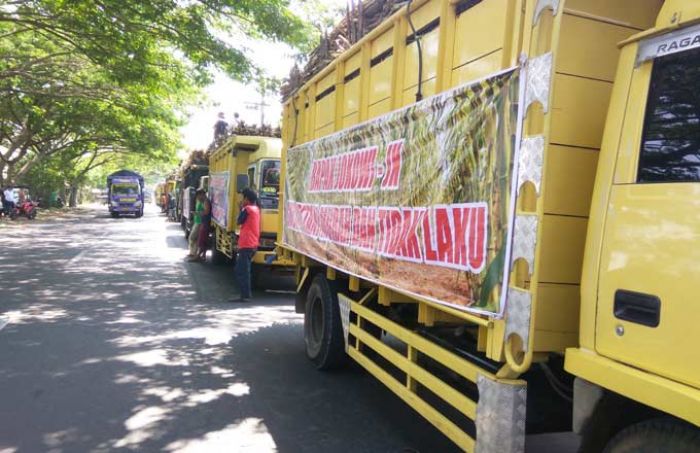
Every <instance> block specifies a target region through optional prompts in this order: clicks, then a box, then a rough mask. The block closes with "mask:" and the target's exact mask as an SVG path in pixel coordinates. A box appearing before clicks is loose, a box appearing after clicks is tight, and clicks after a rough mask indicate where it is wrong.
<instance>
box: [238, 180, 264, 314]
mask: <svg viewBox="0 0 700 453" xmlns="http://www.w3.org/2000/svg"><path fill="white" fill-rule="evenodd" d="M242 194H243V202H242V203H241V212H240V214H238V221H237V223H238V225H240V226H241V232H240V235H239V236H238V254H237V255H236V268H235V274H236V281H237V282H238V288H239V289H240V291H241V295H240V297H238V298H234V299H232V302H248V301H250V298H251V297H252V293H251V290H250V264H251V261H252V260H253V256H254V255H255V251H256V250H257V249H258V246H259V245H260V207H259V206H258V194H257V193H255V191H254V190H253V189H250V188H247V189H243V192H242Z"/></svg>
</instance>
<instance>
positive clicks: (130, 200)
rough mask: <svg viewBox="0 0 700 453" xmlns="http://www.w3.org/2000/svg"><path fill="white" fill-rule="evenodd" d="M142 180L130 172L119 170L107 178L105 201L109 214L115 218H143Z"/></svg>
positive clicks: (139, 176)
mask: <svg viewBox="0 0 700 453" xmlns="http://www.w3.org/2000/svg"><path fill="white" fill-rule="evenodd" d="M143 193H144V178H143V176H141V175H140V174H138V173H136V172H133V171H131V170H119V171H116V172H114V173H112V174H111V175H109V176H107V200H108V202H107V203H108V207H109V213H110V214H111V215H112V217H114V218H117V217H120V216H122V215H125V214H126V215H134V216H135V217H137V218H138V217H141V216H143V204H144V196H143Z"/></svg>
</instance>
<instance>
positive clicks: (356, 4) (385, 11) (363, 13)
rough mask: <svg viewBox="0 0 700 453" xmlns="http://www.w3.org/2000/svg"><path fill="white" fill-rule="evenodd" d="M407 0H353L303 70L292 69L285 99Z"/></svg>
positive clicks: (325, 35)
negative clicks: (341, 18)
mask: <svg viewBox="0 0 700 453" xmlns="http://www.w3.org/2000/svg"><path fill="white" fill-rule="evenodd" d="M405 3H406V2H405V1H399V0H365V1H361V0H350V1H349V2H348V6H347V8H346V12H345V17H344V18H343V20H342V21H341V22H340V23H339V24H338V25H337V26H336V27H335V28H334V29H333V30H331V31H330V32H329V33H327V32H322V34H321V42H320V43H319V45H318V47H316V48H315V49H314V50H313V51H312V52H311V53H310V54H309V56H308V60H307V63H306V65H305V66H304V69H303V70H301V69H299V67H298V66H296V65H295V66H294V68H292V71H291V73H290V74H289V77H288V78H287V80H286V81H285V83H284V85H283V86H282V89H281V93H282V98H283V99H287V98H289V97H290V96H291V95H292V94H294V93H295V92H296V91H297V90H298V89H299V88H300V87H301V86H303V85H304V84H305V83H306V82H308V81H309V80H311V78H312V77H313V76H314V75H316V74H318V73H319V72H320V71H321V70H322V69H323V68H325V67H326V66H328V64H329V63H330V62H332V61H333V60H334V59H335V58H337V57H338V56H339V55H340V54H341V53H343V52H344V51H345V50H347V49H349V48H350V47H352V45H353V44H355V43H356V42H358V41H359V40H360V39H362V37H363V36H365V35H366V34H367V33H369V32H370V31H372V30H374V29H375V28H376V27H377V26H378V25H379V24H381V23H382V21H383V20H384V19H386V18H387V17H389V16H390V15H392V14H393V13H394V12H396V10H398V9H399V8H400V7H401V6H403V5H404V4H405Z"/></svg>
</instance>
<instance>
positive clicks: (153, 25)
mask: <svg viewBox="0 0 700 453" xmlns="http://www.w3.org/2000/svg"><path fill="white" fill-rule="evenodd" d="M307 31H308V26H307V25H305V24H304V23H303V22H302V21H301V20H300V19H299V18H298V17H296V16H295V15H294V14H293V13H292V12H291V11H290V9H289V5H288V2H287V1H285V0H187V1H173V0H149V1H142V0H6V1H5V2H2V3H0V185H4V184H8V183H13V182H16V181H18V180H21V179H22V178H23V177H26V176H27V175H30V174H34V173H36V171H32V169H33V168H34V167H36V166H37V165H40V164H41V167H42V168H44V167H45V166H46V165H47V164H53V165H56V166H57V168H63V169H64V170H66V174H70V173H71V172H72V173H76V172H77V173H80V169H84V168H90V167H91V166H93V165H106V163H107V162H110V161H111V160H110V159H109V156H110V155H114V154H124V153H130V154H136V155H139V156H142V158H143V159H147V160H151V161H166V162H167V161H172V160H173V159H174V156H175V153H176V151H177V149H178V147H179V145H180V144H179V134H178V127H179V126H180V125H181V124H182V123H183V121H184V119H185V116H184V113H183V111H184V106H185V105H187V104H188V103H191V102H192V101H193V100H194V99H195V96H196V94H197V92H198V89H199V88H200V87H202V86H203V85H204V84H206V83H207V82H208V81H209V80H210V77H211V75H210V74H211V71H212V70H213V69H214V68H218V69H221V70H223V71H225V72H226V73H227V74H228V75H229V76H231V77H233V78H235V79H239V80H249V79H250V78H251V77H252V75H253V74H256V73H258V72H257V71H256V68H254V67H253V65H252V64H251V62H250V59H249V58H248V56H247V54H246V51H245V44H244V40H243V39H236V37H238V38H241V37H244V36H245V37H253V38H261V39H268V40H275V41H283V42H286V43H289V44H291V45H293V46H297V47H304V46H306V45H307V44H308V43H307V40H308V37H309V34H308V33H307ZM231 37H233V38H231ZM68 170H70V171H68ZM67 179H70V178H68V177H67Z"/></svg>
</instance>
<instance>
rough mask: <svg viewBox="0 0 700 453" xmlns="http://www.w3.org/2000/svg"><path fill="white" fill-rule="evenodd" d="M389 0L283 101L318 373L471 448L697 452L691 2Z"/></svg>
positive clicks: (699, 336)
mask: <svg viewBox="0 0 700 453" xmlns="http://www.w3.org/2000/svg"><path fill="white" fill-rule="evenodd" d="M384 3H389V4H391V3H392V2H384ZM393 3H395V4H396V6H395V7H394V8H393V9H392V8H383V9H377V8H374V6H376V5H375V4H377V2H366V4H365V7H364V8H357V9H355V10H356V11H358V10H359V13H358V14H362V11H363V10H364V11H368V10H369V9H371V8H373V11H375V12H376V11H379V10H381V12H383V13H385V14H386V18H385V19H384V20H382V21H380V22H379V23H378V24H376V26H374V27H373V28H372V29H369V30H365V29H362V28H359V30H358V24H362V23H369V22H371V21H370V20H369V19H371V18H368V17H363V18H359V19H358V18H355V19H354V20H351V21H350V22H349V23H348V20H347V19H346V20H345V21H344V22H343V23H342V24H341V26H340V28H341V29H343V27H344V30H345V32H344V35H345V38H344V39H335V40H334V42H345V43H347V45H346V49H344V50H343V51H342V52H339V56H337V57H336V58H335V59H331V60H332V61H331V60H329V61H331V62H330V63H329V64H327V65H325V66H323V67H320V66H318V67H316V68H310V69H309V70H307V72H306V73H305V75H304V76H299V75H298V74H297V76H296V77H295V78H294V77H293V78H292V79H291V83H292V86H291V87H289V88H288V91H287V93H288V94H287V98H286V100H285V108H284V114H283V124H284V126H283V141H284V144H285V147H284V150H283V154H282V179H283V185H284V193H283V194H282V198H283V202H284V218H283V228H284V231H283V240H282V247H283V249H284V256H285V257H286V258H287V259H292V260H294V262H295V263H296V275H297V287H298V289H297V292H298V297H297V310H298V311H299V312H301V313H304V315H305V316H304V340H305V343H306V352H307V355H308V356H309V358H310V359H311V360H312V361H313V362H314V364H315V365H316V366H317V367H318V368H319V369H326V368H332V367H334V366H337V365H339V364H341V363H342V362H343V361H344V360H346V359H347V358H348V357H349V358H351V359H353V360H354V361H356V362H358V363H359V364H360V365H362V366H363V367H364V368H365V369H366V370H367V371H368V372H369V373H371V374H372V375H374V376H375V377H376V378H377V379H379V380H380V381H381V382H382V383H384V384H385V385H386V386H387V387H388V388H389V389H391V390H392V391H393V392H394V393H395V394H396V395H398V396H399V397H400V398H401V399H402V400H403V401H405V402H406V403H407V404H408V405H409V406H411V407H412V408H413V409H415V410H416V411H417V412H418V413H419V414H421V415H422V416H423V417H425V418H426V419H427V420H429V421H430V422H431V423H432V424H433V425H434V426H435V427H436V428H437V429H439V430H440V431H441V432H442V433H444V434H445V435H446V436H447V437H448V438H449V439H451V440H452V441H454V442H455V444H456V445H457V446H459V447H460V448H462V449H464V450H465V451H479V452H499V453H500V452H521V451H523V449H524V443H525V433H526V431H527V432H533V431H537V430H539V431H547V430H550V431H551V430H571V429H573V430H574V431H576V432H577V433H579V434H581V435H582V451H593V452H597V451H608V452H632V451H664V452H674V451H684V452H685V451H698V448H700V430H699V429H698V426H699V425H700V352H699V351H700V348H698V345H699V344H700V333H698V332H700V330H698V329H697V326H696V324H697V322H698V321H699V320H700V303H699V302H698V301H697V294H698V290H699V289H700V287H699V286H698V285H699V284H700V265H699V264H698V263H699V262H700V216H698V212H700V209H698V208H700V196H699V195H700V90H698V85H699V84H700V2H697V1H694V0H667V1H662V0H414V1H409V2H407V3H406V2H403V3H400V4H399V2H393ZM375 22H376V21H375ZM348 30H350V31H349V32H348ZM334 33H335V32H334ZM334 36H335V35H334V34H331V38H333V37H334ZM321 60H322V59H321V58H316V59H315V60H313V61H321ZM300 77H301V78H300ZM294 83H296V85H294ZM387 338H389V339H390V340H388V341H387ZM386 415H387V416H391V414H386Z"/></svg>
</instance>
